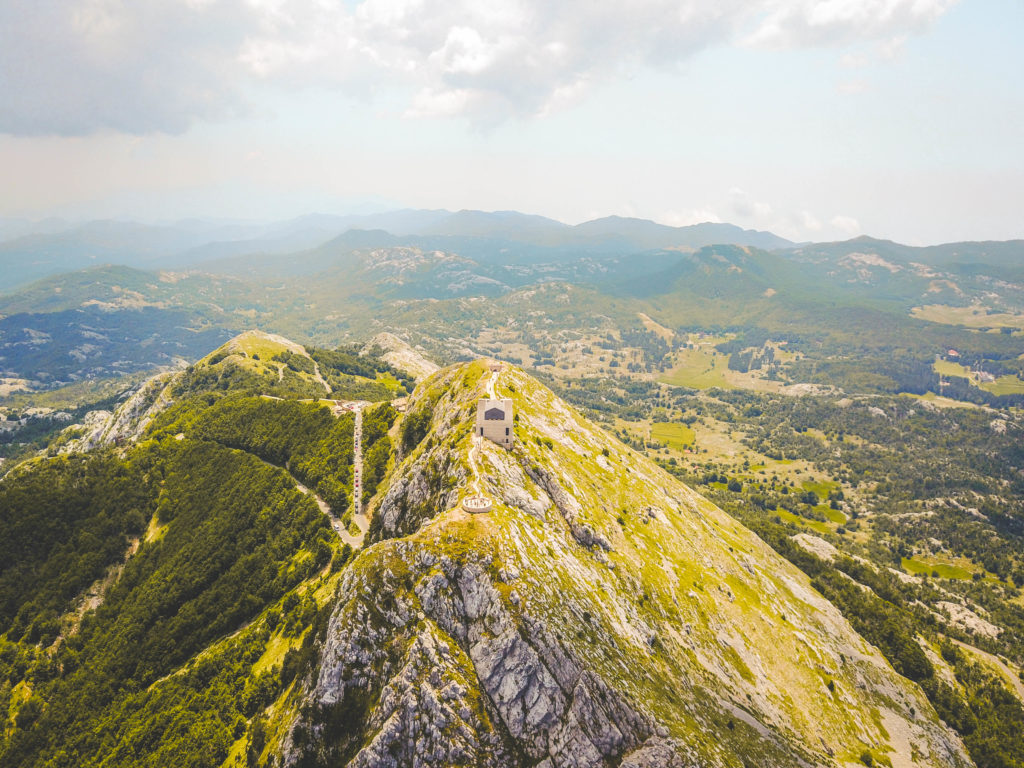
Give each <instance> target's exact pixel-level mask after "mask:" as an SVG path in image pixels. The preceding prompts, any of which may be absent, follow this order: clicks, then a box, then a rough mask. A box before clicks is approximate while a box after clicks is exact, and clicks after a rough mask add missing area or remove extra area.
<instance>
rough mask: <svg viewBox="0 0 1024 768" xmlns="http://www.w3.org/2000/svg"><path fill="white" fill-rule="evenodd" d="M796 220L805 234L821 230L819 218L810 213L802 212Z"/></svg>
mask: <svg viewBox="0 0 1024 768" xmlns="http://www.w3.org/2000/svg"><path fill="white" fill-rule="evenodd" d="M794 218H795V219H796V223H797V225H798V226H799V227H800V228H801V229H803V230H804V231H805V232H817V231H818V230H820V229H821V222H820V221H818V218H817V217H816V216H815V215H814V214H813V213H811V212H810V211H800V212H798V213H797V214H796V215H795V216H794Z"/></svg>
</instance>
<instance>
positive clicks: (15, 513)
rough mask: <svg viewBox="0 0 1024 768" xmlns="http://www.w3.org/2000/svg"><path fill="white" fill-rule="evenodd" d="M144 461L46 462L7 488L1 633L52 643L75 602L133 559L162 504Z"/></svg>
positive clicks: (2, 489) (0, 530) (3, 495)
mask: <svg viewBox="0 0 1024 768" xmlns="http://www.w3.org/2000/svg"><path fill="white" fill-rule="evenodd" d="M143 464H144V462H142V461H121V460H119V459H118V458H116V457H115V456H114V455H112V454H110V453H101V454H95V455H92V456H88V457H84V456H72V457H65V458H58V459H53V460H50V461H45V462H42V463H40V464H39V465H38V466H36V467H35V468H34V469H33V470H32V471H22V472H18V473H16V474H15V475H13V476H11V477H8V478H7V479H6V480H5V481H4V482H2V483H0V633H6V635H7V638H8V639H9V640H21V639H24V640H25V641H26V642H29V643H37V642H41V643H42V644H43V645H49V644H50V643H52V642H53V641H54V639H55V638H56V636H57V633H58V632H59V631H60V622H59V617H60V615H61V614H62V613H63V612H64V611H65V610H67V608H68V606H69V604H70V601H71V600H72V598H74V597H75V596H76V595H78V594H80V593H81V592H82V591H83V590H85V588H86V587H88V586H89V585H90V584H92V583H93V582H94V581H96V580H97V579H98V578H100V577H101V576H102V575H103V573H104V572H105V570H106V569H107V568H108V567H110V566H111V565H113V564H115V563H117V562H119V561H120V560H121V559H123V558H124V556H125V550H126V549H127V547H128V538H129V537H133V536H136V537H137V536H140V535H141V534H142V533H143V531H145V529H146V524H147V523H148V521H149V519H150V517H151V516H152V512H153V509H154V507H155V500H154V498H153V494H152V490H151V489H150V488H148V487H147V485H146V483H145V478H144V471H143V466H142V465H143Z"/></svg>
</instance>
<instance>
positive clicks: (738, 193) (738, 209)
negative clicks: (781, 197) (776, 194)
mask: <svg viewBox="0 0 1024 768" xmlns="http://www.w3.org/2000/svg"><path fill="white" fill-rule="evenodd" d="M729 198H730V204H731V206H732V211H733V213H735V214H736V215H737V216H738V217H739V218H740V219H753V220H755V221H757V222H764V221H766V220H767V219H769V218H770V217H771V215H772V210H773V209H772V206H771V205H769V204H768V203H765V202H761V201H759V200H754V199H752V198H751V197H750V195H748V194H747V193H746V192H745V191H743V190H742V189H740V188H739V187H733V188H732V189H730V190H729Z"/></svg>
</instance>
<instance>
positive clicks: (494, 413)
mask: <svg viewBox="0 0 1024 768" xmlns="http://www.w3.org/2000/svg"><path fill="white" fill-rule="evenodd" d="M476 434H478V435H480V436H481V437H486V438H487V439H488V440H491V441H493V442H495V443H497V444H498V445H500V446H502V447H503V448H511V447H512V441H513V439H514V437H515V435H514V434H513V432H512V401H511V400H510V399H509V398H504V399H502V400H490V399H488V398H483V399H481V400H478V401H477V404H476Z"/></svg>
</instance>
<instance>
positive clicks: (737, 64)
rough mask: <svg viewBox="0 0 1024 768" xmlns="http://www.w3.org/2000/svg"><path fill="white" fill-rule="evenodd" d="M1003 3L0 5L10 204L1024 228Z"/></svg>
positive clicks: (1023, 177) (838, 232)
mask: <svg viewBox="0 0 1024 768" xmlns="http://www.w3.org/2000/svg"><path fill="white" fill-rule="evenodd" d="M1021 28H1024V7H1022V6H1021V5H1020V4H1019V3H1013V2H1012V1H1011V0H979V1H977V2H955V1H951V0H873V2H866V3H846V2H839V1H838V0H832V1H831V2H819V3H815V2H809V1H808V0H761V1H760V2H757V3H753V4H751V3H738V4H723V3H707V2H698V1H697V0H690V1H688V2H683V3H668V2H660V1H654V2H647V3H643V4H639V5H638V4H635V3H633V4H625V3H611V4H607V5H603V6H601V7H600V8H595V7H593V6H591V5H587V4H579V5H577V4H560V5H559V6H558V7H547V6H546V5H544V4H539V3H536V2H533V1H532V0H524V1H523V2H520V3H516V4H479V3H455V4H445V5H444V6H434V5H432V4H429V3H416V2H412V1H411V0H409V1H406V0H386V1H385V0H363V1H362V2H349V3H337V4H334V3H314V2H306V1H305V0H275V2H269V0H259V1H256V0H252V1H251V2H244V3H243V2H233V1H228V0H223V1H221V0H158V1H157V2H152V3H147V4H145V5H144V6H143V5H139V6H134V5H125V4H120V3H117V2H99V0H75V2H72V3H63V4H56V3H54V4H48V3H46V4H35V5H32V6H31V7H29V6H24V5H20V4H17V5H9V6H7V7H5V8H0V73H2V74H3V75H4V77H0V164H2V165H3V167H4V168H5V169H7V176H8V178H9V179H10V180H11V182H10V183H8V184H7V185H4V187H3V189H2V190H0V218H28V219H33V220H38V219H43V218H46V217H50V216H57V217H63V218H69V219H73V220H77V221H84V220H91V219H102V218H116V219H128V220H141V221H162V222H167V221H176V220H180V219H187V218H209V219H239V220H260V221H280V220H286V219H290V218H293V217H296V216H299V215H303V214H309V213H319V212H322V213H326V214H334V215H344V214H348V213H358V212H367V211H369V210H371V209H372V210H376V211H382V210H397V209H403V208H414V209H447V210H453V211H457V210H461V209H476V210H516V211H521V212H524V213H530V214H537V215H542V216H547V217H549V218H553V219H556V220H558V221H563V222H566V223H569V224H577V223H580V222H583V221H587V220H591V219H594V218H599V217H603V216H608V215H620V216H633V217H637V218H643V219H650V220H652V221H656V222H659V223H662V224H666V225H670V226H680V225H687V224H696V223H700V222H704V221H710V222H728V223H732V224H735V225H737V226H740V227H743V228H745V229H757V230H766V231H771V232H774V233H775V234H778V235H780V236H782V237H786V238H788V239H791V240H795V241H827V240H843V239H848V238H850V237H854V236H857V235H861V234H867V235H871V236H873V237H878V238H885V239H892V240H896V241H898V242H902V243H907V244H911V245H928V244H936V243H941V242H953V241H961V240H1006V239H1017V238H1021V237H1024V221H1022V219H1021V217H1020V215H1019V208H1020V192H1019V190H1020V189H1021V188H1022V186H1024V145H1022V144H1021V142H1020V141H1019V136H1018V126H1019V125H1021V124H1024V94H1022V92H1021V89H1020V87H1019V85H1018V84H1017V82H1016V75H1017V74H1018V73H1019V72H1021V71H1024V51H1022V50H1021V49H1020V46H1019V45H1017V44H1016V31H1017V30H1019V29H1021Z"/></svg>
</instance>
